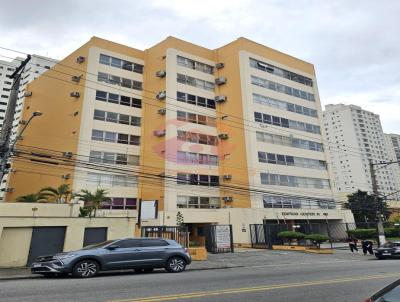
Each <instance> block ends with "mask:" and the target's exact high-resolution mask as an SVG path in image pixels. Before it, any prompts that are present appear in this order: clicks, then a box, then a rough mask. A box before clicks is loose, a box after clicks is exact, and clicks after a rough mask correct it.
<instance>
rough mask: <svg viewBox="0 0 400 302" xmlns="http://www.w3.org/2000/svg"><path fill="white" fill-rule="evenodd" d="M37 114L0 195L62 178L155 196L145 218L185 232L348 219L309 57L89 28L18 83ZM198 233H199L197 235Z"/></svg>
mask: <svg viewBox="0 0 400 302" xmlns="http://www.w3.org/2000/svg"><path fill="white" fill-rule="evenodd" d="M27 90H29V91H30V92H32V95H31V96H30V97H29V98H27V100H26V102H25V105H24V106H23V111H22V114H23V120H27V119H28V118H29V117H30V116H31V115H32V113H33V112H35V111H40V112H42V113H43V115H42V116H40V117H37V118H35V119H33V120H32V122H31V125H30V126H29V127H28V128H27V130H26V132H25V133H24V135H23V138H22V140H21V141H20V142H19V143H18V145H17V148H18V150H19V151H20V152H19V153H17V155H16V157H15V159H14V161H13V163H12V169H11V175H10V178H9V180H8V181H7V191H8V192H7V194H6V197H5V199H6V200H7V201H13V200H15V199H16V198H17V197H18V196H21V195H24V194H29V193H32V192H36V191H37V190H39V189H40V188H41V187H44V186H58V185H60V184H61V183H68V184H70V185H71V187H72V188H73V190H74V191H79V190H81V189H89V190H94V189H96V188H99V187H101V188H105V189H107V190H108V193H109V195H110V196H111V197H112V198H111V202H110V203H107V204H103V205H102V207H103V209H104V210H114V211H118V210H125V211H136V210H137V208H138V204H139V201H140V200H142V201H147V200H157V201H158V210H159V213H160V215H159V216H158V218H157V220H156V221H151V223H152V224H154V223H156V224H160V225H175V224H176V215H177V212H178V211H179V212H181V213H182V214H183V217H184V222H185V223H187V224H189V227H190V229H191V234H192V235H193V236H198V237H199V238H200V237H201V236H202V233H203V231H204V230H203V227H204V226H205V225H207V224H210V223H220V224H221V223H222V224H223V223H231V224H233V227H234V237H235V241H237V242H246V241H247V242H248V240H249V238H248V237H249V229H248V226H249V224H250V223H262V222H263V221H271V222H274V223H277V222H281V221H282V222H283V221H291V222H293V223H294V222H296V221H309V220H314V221H316V222H318V221H324V222H325V221H326V220H327V219H328V220H330V221H331V222H332V223H334V222H343V221H347V222H351V221H352V215H351V213H350V212H349V211H348V210H342V209H341V208H340V205H338V203H337V201H335V199H334V192H333V190H332V185H331V178H332V176H331V175H332V174H331V171H330V166H329V165H328V164H327V161H328V155H327V152H326V145H325V142H324V136H323V131H321V125H322V110H321V105H320V100H319V96H318V88H317V85H316V76H315V72H314V67H313V65H312V64H310V63H307V62H304V61H301V60H299V59H296V58H294V57H291V56H289V55H286V54H283V53H281V52H278V51H276V50H273V49H270V48H268V47H266V46H263V45H260V44H257V43H255V42H252V41H250V40H247V39H245V38H239V39H237V40H235V41H233V42H232V43H229V44H227V45H225V46H223V47H220V48H218V49H215V50H211V49H207V48H204V47H200V46H197V45H194V44H191V43H188V42H185V41H182V40H179V39H176V38H173V37H168V38H167V39H166V40H164V41H162V42H160V43H159V44H157V45H155V46H153V47H151V48H149V49H147V50H145V51H141V50H137V49H134V48H130V47H128V46H125V45H120V44H116V43H113V42H110V41H106V40H103V39H99V38H96V37H94V38H92V39H91V40H90V41H89V42H88V43H86V44H85V45H83V46H82V47H81V48H79V49H78V50H76V51H75V52H73V53H72V54H71V55H69V56H68V57H67V58H65V59H64V60H62V61H61V62H60V63H59V64H57V65H55V66H54V68H52V69H51V70H49V71H47V72H46V73H45V74H44V77H41V78H39V79H37V80H36V81H34V82H33V83H32V84H30V85H28V87H27ZM200 239H201V238H200Z"/></svg>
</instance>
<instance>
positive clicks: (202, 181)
mask: <svg viewBox="0 0 400 302" xmlns="http://www.w3.org/2000/svg"><path fill="white" fill-rule="evenodd" d="M177 184H179V185H200V186H207V187H217V186H219V177H218V176H216V175H204V174H188V173H178V174H177Z"/></svg>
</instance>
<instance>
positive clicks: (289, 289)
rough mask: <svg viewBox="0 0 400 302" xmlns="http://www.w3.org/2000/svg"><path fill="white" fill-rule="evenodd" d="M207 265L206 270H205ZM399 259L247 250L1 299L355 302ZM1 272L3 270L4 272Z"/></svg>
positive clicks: (394, 272) (2, 292)
mask: <svg viewBox="0 0 400 302" xmlns="http://www.w3.org/2000/svg"><path fill="white" fill-rule="evenodd" d="M206 263H207V264H206ZM399 265H400V260H383V261H379V260H375V259H374V258H373V257H371V256H363V255H360V254H357V255H352V254H350V253H349V252H348V251H337V252H336V253H335V254H333V255H314V254H305V253H298V252H290V251H288V252H284V251H270V250H256V251H254V250H253V251H252V250H242V251H239V252H237V253H234V254H219V255H210V260H209V261H207V262H203V263H202V264H201V262H195V263H194V265H193V266H191V269H190V270H188V271H186V272H184V273H180V274H169V273H165V272H164V271H163V270H159V271H155V272H154V273H151V274H135V273H131V272H129V273H106V274H102V275H100V276H98V277H95V278H92V279H72V278H61V279H47V278H42V277H40V278H34V279H14V280H1V281H0V301H2V302H11V301H18V302H25V301H35V302H36V301H40V302H43V301H54V302H57V301H110V302H129V301H134V302H139V301H140V302H150V301H193V302H198V301H213V302H215V301H248V302H259V301H260V302H261V301H263V302H265V301H272V302H286V301H296V302H302V301H304V302H317V301H318V302H320V301H329V302H336V301H337V302H347V301H348V302H355V301H360V302H362V301H364V299H365V298H366V297H367V296H368V295H370V294H372V293H373V292H375V291H377V290H379V289H380V288H382V287H384V286H385V285H386V284H388V283H390V282H392V281H394V280H396V279H398V278H400V270H399ZM0 273H1V272H0Z"/></svg>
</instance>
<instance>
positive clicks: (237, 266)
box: [0, 265, 245, 282]
mask: <svg viewBox="0 0 400 302" xmlns="http://www.w3.org/2000/svg"><path fill="white" fill-rule="evenodd" d="M239 267H245V266H244V265H232V266H217V267H204V268H188V269H187V270H186V271H207V270H220V269H230V268H239ZM127 271H128V270H127ZM127 271H114V272H115V273H117V274H118V272H121V273H122V272H123V273H126V272H127ZM110 272H113V271H110ZM100 276H101V274H100ZM38 278H42V276H41V275H33V274H32V275H16V276H9V277H8V276H5V277H0V282H1V281H13V280H28V279H38Z"/></svg>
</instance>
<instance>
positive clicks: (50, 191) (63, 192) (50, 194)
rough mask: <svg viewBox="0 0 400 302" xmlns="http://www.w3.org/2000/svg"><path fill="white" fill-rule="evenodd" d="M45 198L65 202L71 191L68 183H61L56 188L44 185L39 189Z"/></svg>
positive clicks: (68, 198) (70, 195) (69, 197)
mask: <svg viewBox="0 0 400 302" xmlns="http://www.w3.org/2000/svg"><path fill="white" fill-rule="evenodd" d="M39 193H41V194H43V195H44V196H46V197H47V198H49V199H51V200H54V201H56V202H57V203H65V202H68V201H70V199H71V197H72V191H71V189H70V186H69V184H62V185H60V186H59V187H58V188H53V187H45V188H43V189H41V190H40V191H39Z"/></svg>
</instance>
